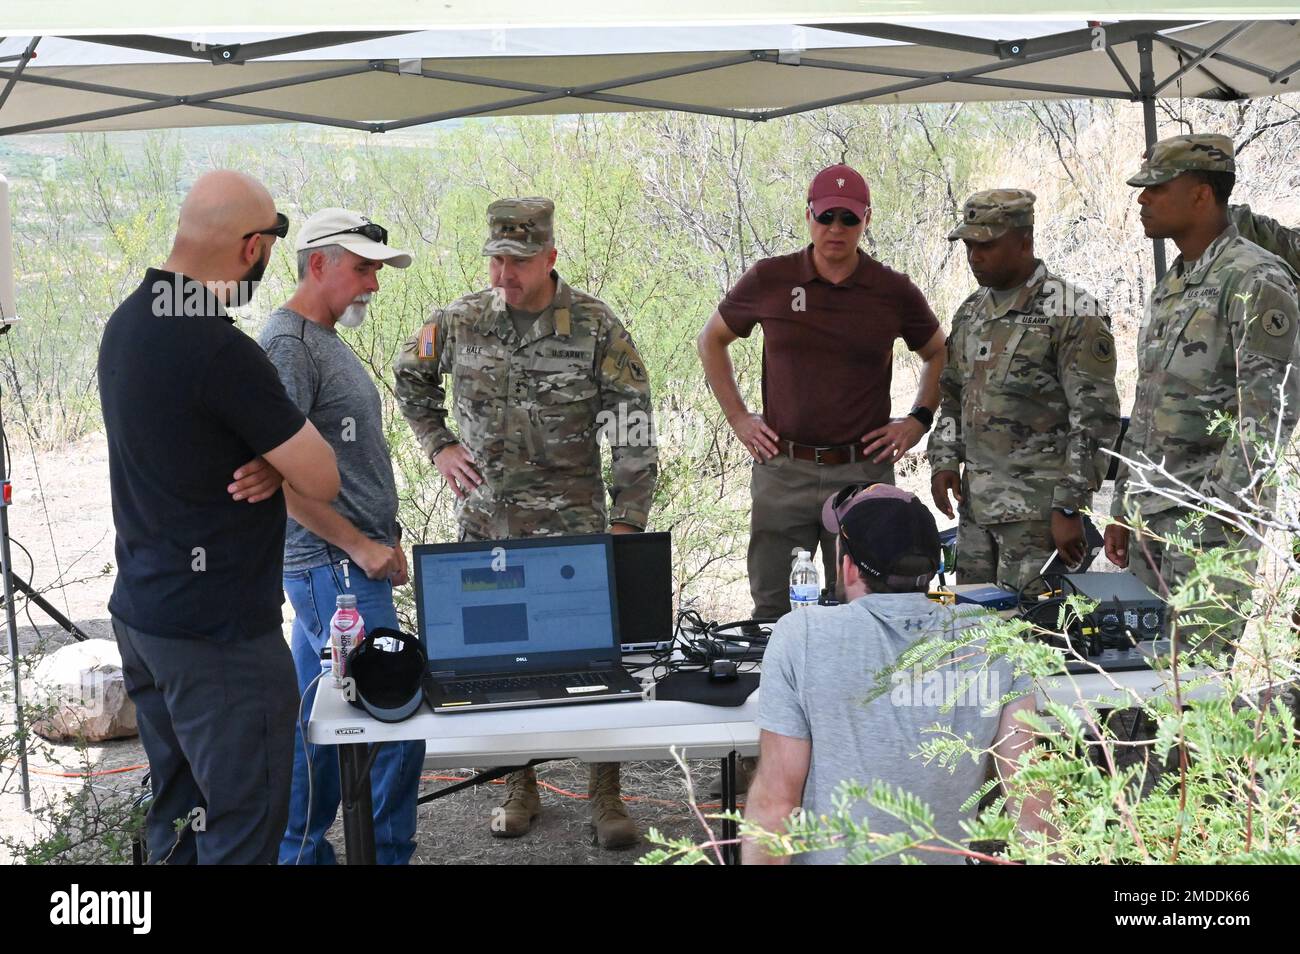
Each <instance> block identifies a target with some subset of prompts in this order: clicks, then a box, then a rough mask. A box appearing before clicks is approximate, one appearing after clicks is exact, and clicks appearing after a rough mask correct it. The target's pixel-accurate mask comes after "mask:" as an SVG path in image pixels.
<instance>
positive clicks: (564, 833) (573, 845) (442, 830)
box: [0, 434, 717, 865]
mask: <svg viewBox="0 0 1300 954" xmlns="http://www.w3.org/2000/svg"><path fill="white" fill-rule="evenodd" d="M11 439H12V440H14V447H13V455H14V464H13V467H14V475H13V479H14V502H13V506H12V507H11V509H10V511H9V515H10V525H11V534H12V537H13V539H14V540H16V541H17V542H19V543H21V544H22V545H23V546H24V547H26V549H27V550H28V551H30V553H31V557H32V561H29V560H28V558H27V556H25V555H24V553H23V551H22V550H21V549H20V548H18V547H17V546H15V547H14V558H13V559H14V568H15V570H16V572H17V573H18V574H19V575H20V576H22V577H23V578H24V579H32V577H33V573H32V567H33V563H34V571H35V572H34V582H35V585H36V586H37V588H38V589H44V588H46V587H50V586H53V585H55V584H57V583H58V582H61V581H66V584H67V585H65V586H63V587H61V588H60V589H57V590H53V591H51V592H50V593H48V594H47V596H48V598H49V600H50V602H51V603H53V604H54V606H55V608H56V609H58V610H59V611H60V612H63V613H64V614H66V615H67V616H69V617H70V618H71V619H72V620H73V621H74V622H76V624H77V625H78V626H80V627H81V628H82V629H84V630H85V631H86V632H87V633H88V634H89V635H90V636H91V637H93V638H101V639H112V638H113V634H112V628H111V625H110V623H109V620H108V618H107V609H106V606H107V603H108V596H109V593H110V592H111V590H112V581H113V577H112V572H111V566H112V564H113V562H114V560H113V531H112V526H113V521H112V511H111V506H110V501H109V491H108V455H107V445H106V444H105V441H104V437H103V435H102V434H94V435H90V436H88V437H86V438H85V439H83V440H81V441H78V442H77V443H75V444H71V445H69V446H67V447H65V448H62V449H60V450H58V451H55V452H51V453H46V454H41V455H39V456H37V457H36V459H35V462H33V457H32V455H31V453H30V451H29V450H28V449H26V448H24V447H22V446H21V444H20V443H19V441H18V440H17V439H13V438H11ZM42 489H43V491H44V494H43V497H44V501H43V503H42V493H41V491H42ZM17 605H19V607H20V611H19V615H18V623H19V646H20V653H21V654H22V655H23V656H27V655H29V654H32V653H34V652H35V651H36V650H37V649H38V647H39V648H46V649H48V648H53V647H57V646H59V645H63V644H65V643H68V642H71V641H72V640H71V637H68V636H67V635H66V634H64V633H63V632H62V631H61V630H60V629H59V627H57V626H55V625H53V624H52V623H51V621H50V620H49V618H48V617H47V616H46V615H45V614H44V613H43V612H42V611H41V610H40V609H39V608H37V607H35V606H31V607H29V610H30V619H29V618H28V614H26V613H23V612H22V611H21V601H18V603H17ZM286 615H287V614H286ZM33 624H34V625H33ZM286 632H287V625H286ZM4 654H5V655H6V656H7V655H8V650H7V647H6V648H5V649H4ZM11 699H12V691H11V689H10V686H9V685H8V677H6V680H5V684H4V686H3V687H0V700H2V701H3V705H0V710H2V711H0V734H3V735H8V734H10V733H11V732H12V731H13V723H12V718H13V712H12V704H11ZM146 762H147V760H146V759H145V755H144V750H143V748H142V747H141V745H140V740H139V739H138V738H133V739H123V740H119V741H115V742H108V743H104V744H100V745H92V746H89V747H87V748H86V749H85V750H84V751H83V750H80V749H78V748H77V747H76V746H74V745H58V744H52V743H48V742H38V743H37V744H36V746H35V747H34V750H33V751H32V752H31V753H30V756H29V767H30V777H31V782H32V790H33V802H34V804H35V806H37V807H39V806H48V805H51V804H57V803H58V802H59V801H60V799H61V798H62V797H63V796H66V795H69V794H71V793H74V792H77V791H80V790H82V789H83V786H84V785H85V784H86V781H87V780H86V779H85V778H81V777H65V776H81V775H85V774H86V773H94V774H93V776H91V777H90V779H89V781H90V784H91V786H92V787H91V789H90V791H91V792H92V793H93V794H94V795H96V796H103V797H104V798H106V799H112V798H115V797H118V796H124V797H131V796H134V795H136V794H138V793H139V792H141V791H142V788H141V785H142V781H143V779H144V777H145V772H146ZM689 765H690V768H691V771H692V775H693V776H694V778H695V780H696V786H697V788H704V789H707V787H708V784H709V782H710V781H711V780H712V779H713V777H714V776H715V775H716V773H717V763H716V762H712V761H710V762H691V763H689ZM538 771H539V777H540V779H541V781H542V783H543V791H542V805H543V813H542V817H541V820H540V821H539V822H538V823H537V825H536V826H535V827H534V829H533V831H532V832H530V833H529V834H528V835H526V836H524V837H522V838H519V839H513V840H504V839H498V838H493V837H492V836H491V834H490V833H489V830H488V822H489V820H490V818H491V810H492V808H493V807H494V806H496V805H497V804H498V803H499V801H500V799H501V795H502V789H501V786H500V785H499V784H488V785H483V786H479V787H477V788H474V789H470V790H467V791H463V792H459V793H457V794H455V795H452V796H449V797H447V798H444V799H439V800H437V801H435V802H429V803H426V804H424V805H421V806H420V810H419V839H418V840H419V847H418V849H417V851H416V855H415V858H414V859H413V862H414V863H417V864H579V865H592V864H633V863H635V862H636V860H637V859H638V858H639V857H640V856H641V855H643V854H644V853H645V852H646V851H648V850H649V849H650V848H651V847H652V846H651V845H649V844H648V843H647V842H645V841H644V840H643V841H642V843H641V845H640V846H639V847H636V848H633V849H630V850H627V851H620V852H609V851H602V850H601V849H600V848H599V847H598V846H597V845H596V844H595V842H594V835H593V833H592V831H591V829H590V826H589V825H588V818H589V812H588V810H587V804H586V800H585V795H586V792H587V767H586V766H585V765H581V764H579V763H576V762H569V761H566V762H553V763H549V764H547V765H544V766H541V767H540V768H539V770H538ZM471 774H473V773H472V771H470V770H463V771H447V770H439V771H437V772H436V773H435V772H433V771H429V772H426V777H425V781H424V783H423V785H422V787H421V791H422V792H427V791H431V790H433V789H435V788H438V787H441V786H443V785H446V784H448V783H447V782H446V781H443V780H442V779H444V778H448V777H469V776H470V775H471ZM18 792H19V780H18V775H17V765H16V764H15V763H8V762H6V763H5V764H3V765H0V842H3V841H5V840H6V839H13V840H17V841H22V842H24V843H30V842H31V841H32V840H33V839H34V838H36V837H39V836H40V835H47V834H48V831H43V830H42V828H41V825H40V824H39V823H38V820H37V819H36V818H35V817H34V816H32V815H29V814H28V813H26V812H24V811H23V809H22V806H21V802H20V796H19V794H18ZM685 792H686V788H685V781H684V778H683V775H682V772H681V770H680V769H679V768H678V767H677V766H676V765H675V764H674V763H672V762H632V763H628V764H627V765H625V766H624V771H623V794H624V797H625V798H626V799H627V800H628V805H629V811H630V812H631V814H632V817H633V818H634V819H635V820H636V822H637V824H638V826H639V827H640V829H641V831H642V833H643V834H644V833H645V832H646V831H648V829H649V828H650V827H652V826H653V827H656V828H658V829H659V830H660V831H662V832H663V833H664V834H665V835H667V836H669V837H683V836H690V837H691V838H692V839H694V840H699V841H702V840H704V839H703V829H702V828H701V826H700V823H699V821H698V820H697V819H696V817H695V815H694V813H693V812H692V811H691V809H690V807H689V805H688V803H687V802H686V798H685ZM576 796H582V797H576ZM700 798H701V799H706V798H707V792H705V791H701V792H700ZM708 804H709V803H708V802H707V801H706V802H704V806H705V808H706V810H707V806H708ZM714 804H716V801H715V802H714ZM330 840H331V841H332V842H333V843H334V845H335V846H336V848H337V849H338V850H339V853H340V855H342V853H343V852H342V849H343V831H342V825H341V824H336V825H335V827H334V829H333V830H332V832H331V834H330ZM11 857H12V856H11V853H10V852H8V851H7V850H6V849H5V848H4V847H2V846H0V863H4V862H8V861H10V860H11Z"/></svg>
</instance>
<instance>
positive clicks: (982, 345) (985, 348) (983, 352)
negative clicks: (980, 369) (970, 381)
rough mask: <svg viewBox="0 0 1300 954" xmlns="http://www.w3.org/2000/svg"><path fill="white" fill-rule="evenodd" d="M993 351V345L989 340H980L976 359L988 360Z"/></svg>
mask: <svg viewBox="0 0 1300 954" xmlns="http://www.w3.org/2000/svg"><path fill="white" fill-rule="evenodd" d="M992 353H993V345H992V343H991V342H988V341H980V342H978V343H976V345H975V360H976V361H987V360H988V359H989V355H991V354H992Z"/></svg>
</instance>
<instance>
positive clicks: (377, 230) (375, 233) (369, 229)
mask: <svg viewBox="0 0 1300 954" xmlns="http://www.w3.org/2000/svg"><path fill="white" fill-rule="evenodd" d="M336 235H363V236H365V237H366V238H368V239H370V241H372V242H378V243H379V244H380V245H387V244H388V229H386V228H384V227H383V226H382V225H376V224H375V223H374V222H367V223H366V224H365V225H356V226H353V227H352V228H350V229H339V230H338V231H337V232H330V233H329V234H328V235H318V236H316V237H315V238H314V239H311V240H310V241H311V243H313V244H314V243H316V242H319V241H320V240H321V239H327V238H333V237H334V236H336Z"/></svg>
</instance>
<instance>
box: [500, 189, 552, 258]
mask: <svg viewBox="0 0 1300 954" xmlns="http://www.w3.org/2000/svg"><path fill="white" fill-rule="evenodd" d="M554 215H555V203H554V202H552V201H551V200H550V199H547V198H544V197H542V196H529V197H527V198H523V199H497V200H496V201H495V202H493V203H492V204H491V205H489V206H488V215H487V217H488V240H487V244H485V245H484V246H483V254H484V255H514V256H517V257H519V258H531V257H532V256H534V255H536V254H537V253H538V252H540V251H541V250H542V249H544V248H545V247H546V246H547V245H549V244H551V242H552V241H553V240H554V233H553V232H552V230H551V219H552V217H553V216H554Z"/></svg>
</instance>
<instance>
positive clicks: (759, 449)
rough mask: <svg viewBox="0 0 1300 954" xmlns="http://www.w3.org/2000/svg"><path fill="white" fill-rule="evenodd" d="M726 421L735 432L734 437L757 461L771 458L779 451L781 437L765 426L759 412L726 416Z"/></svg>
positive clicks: (765, 422) (765, 423)
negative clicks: (731, 416) (733, 416)
mask: <svg viewBox="0 0 1300 954" xmlns="http://www.w3.org/2000/svg"><path fill="white" fill-rule="evenodd" d="M727 423H728V424H730V425H731V429H732V430H733V431H735V432H736V437H738V438H739V439H740V443H741V444H743V445H744V447H745V450H747V451H749V455H750V456H751V457H753V458H754V460H757V461H767V460H771V459H772V458H773V457H775V456H776V455H777V454H778V453H780V443H781V438H780V437H778V436H777V433H776V431H774V430H772V428H770V427H768V426H767V421H765V420H763V415H761V414H750V413H745V414H737V415H736V417H735V418H728V419H727Z"/></svg>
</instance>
